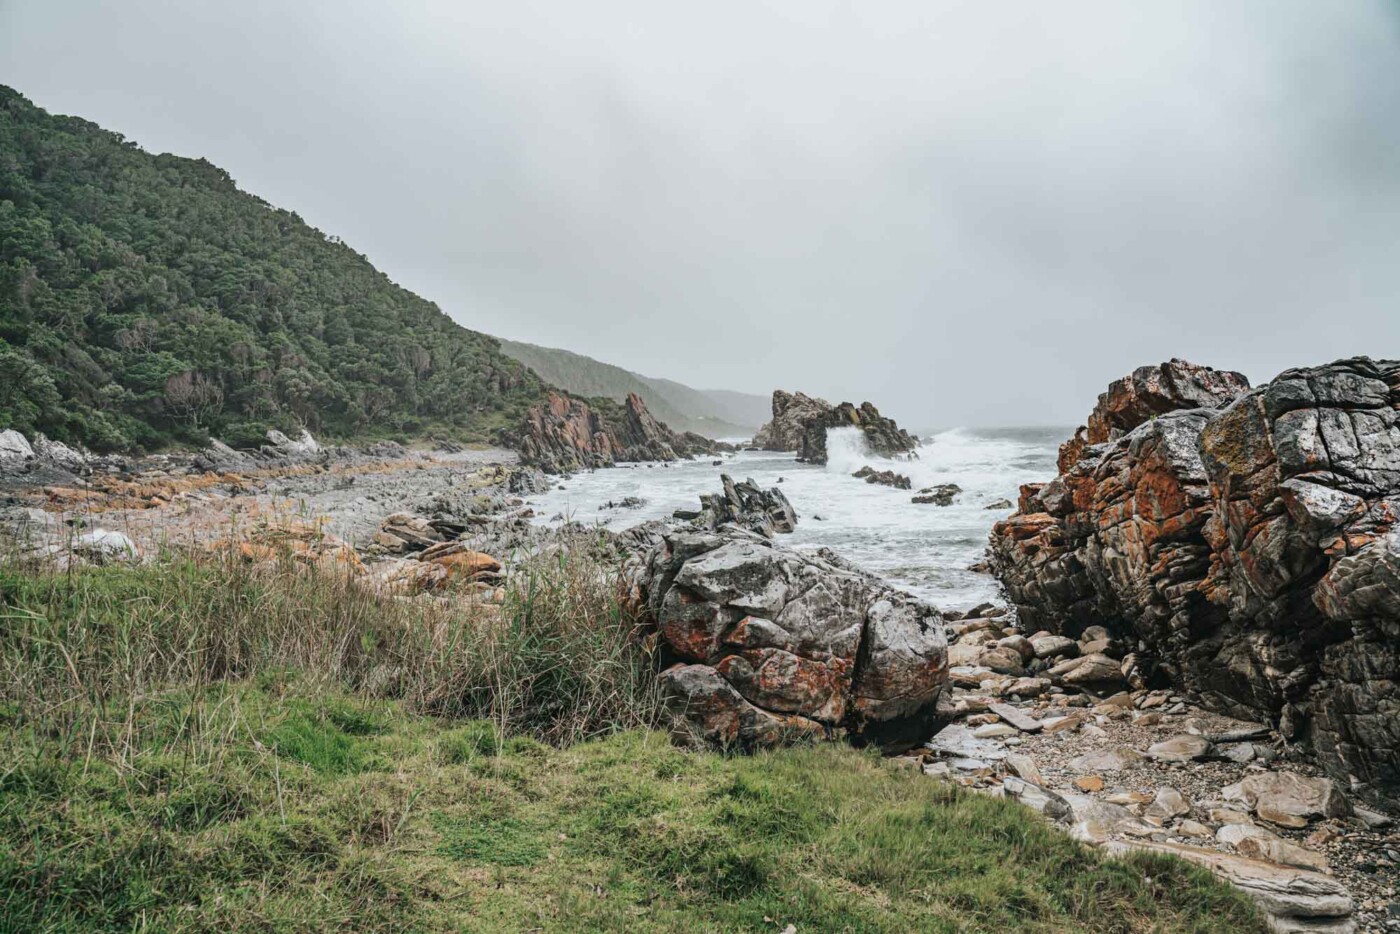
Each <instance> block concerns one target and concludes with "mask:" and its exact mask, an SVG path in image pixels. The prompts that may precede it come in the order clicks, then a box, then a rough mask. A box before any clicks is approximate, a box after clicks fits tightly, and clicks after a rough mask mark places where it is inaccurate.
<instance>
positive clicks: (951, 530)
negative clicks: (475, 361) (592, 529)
mask: <svg viewBox="0 0 1400 934" xmlns="http://www.w3.org/2000/svg"><path fill="white" fill-rule="evenodd" d="M1070 433H1071V432H1070V431H1069V430H1067V429H1063V428H1005V429H978V430H975V431H974V430H971V429H963V428H955V429H951V430H948V431H942V432H938V433H935V434H932V435H929V436H927V437H925V438H924V440H923V444H922V445H921V446H920V447H919V449H918V457H917V458H915V459H911V460H907V461H906V460H886V459H882V458H875V457H871V456H869V455H868V454H867V453H866V451H865V447H864V443H863V442H864V438H863V436H862V435H861V434H860V432H859V431H858V430H857V429H854V428H836V429H832V430H831V431H830V432H829V433H828V435H827V451H828V454H829V462H828V463H827V464H826V465H825V466H823V467H817V466H813V465H810V464H799V463H797V461H796V460H795V459H794V456H793V455H792V454H782V453H772V452H766V451H765V452H756V451H744V452H739V453H737V454H732V455H727V456H723V457H719V458H714V457H707V458H702V459H696V460H690V461H681V462H679V463H674V464H670V465H661V464H628V465H621V466H618V467H612V468H607V469H603V470H594V471H589V472H586V473H580V474H577V475H575V476H574V477H572V478H570V479H566V480H562V481H561V485H562V486H563V489H554V490H551V491H550V492H549V493H546V494H544V495H540V496H534V497H531V498H530V502H531V503H532V504H533V506H534V509H535V513H536V520H535V521H536V522H539V523H541V524H546V525H548V524H557V523H558V522H560V521H562V520H563V519H572V520H574V521H578V522H586V523H598V524H601V525H606V526H607V527H609V528H612V529H616V530H620V529H625V528H627V527H629V526H632V525H636V524H637V523H639V522H643V521H646V520H648V519H656V518H663V517H666V516H669V515H670V514H671V512H672V511H673V510H675V509H677V508H689V509H694V508H696V507H698V506H699V495H700V494H701V493H708V492H718V491H719V489H720V474H722V473H727V474H729V475H730V476H732V477H733V478H734V479H735V480H736V481H739V480H744V479H747V478H750V477H751V478H753V480H754V481H755V482H757V483H758V484H759V485H760V486H763V487H770V486H778V487H779V488H780V489H782V491H783V492H784V493H785V494H786V495H787V498H788V500H789V501H791V503H792V505H793V508H794V509H796V510H797V515H798V521H797V531H796V532H795V533H793V534H792V535H782V536H779V539H780V541H781V542H782V543H783V544H785V545H789V546H791V547H794V548H798V549H811V550H815V549H817V548H822V547H826V548H830V549H831V550H832V551H835V552H836V553H837V554H839V555H841V556H843V557H845V558H849V559H850V560H852V561H854V562H856V563H857V564H859V565H861V566H862V567H864V568H866V569H868V570H870V571H874V572H875V573H877V574H880V575H881V576H882V577H884V578H886V579H887V580H889V581H890V582H891V583H893V584H894V585H895V586H898V587H901V588H903V589H905V590H908V591H910V592H912V593H915V594H917V595H919V596H921V597H923V598H925V599H927V600H930V601H931V602H933V603H934V604H936V605H937V606H939V607H940V608H942V609H948V610H957V609H968V608H970V607H972V606H975V605H977V604H978V603H981V602H982V601H984V600H990V599H993V598H995V597H996V596H997V593H998V588H997V583H996V581H995V580H994V579H992V578H991V577H990V576H988V575H985V574H978V573H975V572H973V571H970V570H969V569H968V568H969V567H970V566H971V565H972V564H975V563H976V562H978V561H980V560H982V558H983V556H984V553H985V550H986V546H987V534H988V532H990V531H991V528H992V524H993V523H995V522H996V521H997V520H998V519H1001V518H1004V517H1005V516H1007V515H1010V514H1011V512H1012V511H1013V510H1012V509H1009V508H1000V509H988V508H987V507H988V506H989V505H990V504H992V503H995V502H996V501H998V500H1002V499H1005V500H1009V501H1010V502H1012V503H1013V504H1014V503H1015V501H1016V496H1017V493H1018V488H1019V487H1020V485H1021V484H1022V483H1029V482H1033V481H1043V480H1049V479H1051V478H1052V477H1054V475H1055V452H1056V449H1057V447H1058V445H1059V443H1060V442H1061V441H1063V440H1064V439H1065V438H1067V437H1069V435H1070ZM715 460H723V462H724V463H723V466H718V467H717V466H714V465H713V461H715ZM867 464H869V465H870V466H872V467H874V468H875V469H877V470H886V469H889V470H894V471H895V472H896V473H902V474H904V475H905V476H907V477H909V478H910V480H912V481H913V486H914V488H913V490H896V489H892V488H890V487H886V486H880V485H878V484H869V483H866V482H865V481H864V480H857V479H855V478H854V477H852V476H851V474H852V473H854V472H855V471H857V470H859V469H860V468H861V467H863V466H865V465H867ZM940 483H956V484H957V485H958V486H960V487H962V489H963V492H962V494H961V495H960V496H958V498H957V499H956V500H955V501H954V502H953V504H952V505H950V506H933V505H916V504H914V503H912V502H910V498H911V497H912V496H913V495H915V494H916V493H917V492H918V491H919V489H920V488H922V487H929V486H934V485H936V484H940ZM629 496H631V497H639V498H641V499H642V500H644V501H645V502H644V504H643V505H642V506H641V507H640V508H620V507H617V506H613V507H611V508H610V507H609V506H608V505H607V504H608V503H610V502H611V503H614V504H616V503H619V502H620V501H622V500H623V499H624V498H626V497H629Z"/></svg>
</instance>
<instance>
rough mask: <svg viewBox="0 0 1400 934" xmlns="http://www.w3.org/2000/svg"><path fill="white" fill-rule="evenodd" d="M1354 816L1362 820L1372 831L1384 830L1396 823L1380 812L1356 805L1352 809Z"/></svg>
mask: <svg viewBox="0 0 1400 934" xmlns="http://www.w3.org/2000/svg"><path fill="white" fill-rule="evenodd" d="M1352 814H1354V815H1355V816H1356V817H1357V818H1359V819H1360V820H1361V822H1362V823H1363V824H1365V825H1366V826H1367V827H1369V828H1370V829H1372V830H1384V829H1385V828H1386V827H1389V826H1390V825H1391V824H1393V823H1394V821H1392V820H1391V819H1390V818H1389V817H1387V816H1386V815H1384V814H1382V813H1381V812H1380V811H1373V810H1371V809H1370V808H1368V807H1362V806H1361V805H1359V804H1358V805H1355V806H1353V807H1352Z"/></svg>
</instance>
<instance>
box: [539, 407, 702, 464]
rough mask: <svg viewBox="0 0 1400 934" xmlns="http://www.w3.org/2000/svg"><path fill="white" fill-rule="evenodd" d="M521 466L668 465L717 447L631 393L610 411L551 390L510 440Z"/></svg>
mask: <svg viewBox="0 0 1400 934" xmlns="http://www.w3.org/2000/svg"><path fill="white" fill-rule="evenodd" d="M514 440H515V446H516V447H517V448H518V449H519V451H520V460H521V462H522V463H524V464H527V465H529V466H532V467H538V468H540V469H541V470H544V471H545V472H547V473H568V472H570V471H573V470H579V469H581V468H588V467H610V466H612V465H613V464H616V463H619V462H623V461H671V460H676V459H677V458H678V457H688V456H690V455H693V454H710V453H714V452H715V451H716V450H718V449H719V448H720V446H719V445H717V444H716V443H715V442H713V441H711V440H710V439H708V438H704V437H702V436H700V435H697V434H694V433H693V432H686V433H684V434H680V433H677V432H674V431H672V430H671V429H670V428H668V427H666V425H665V424H663V423H662V422H660V421H658V420H657V419H656V417H655V416H653V415H652V414H651V412H649V411H647V407H646V403H644V402H643V401H642V399H641V397H640V396H638V395H637V394H636V393H631V394H629V395H628V396H627V398H626V400H624V402H623V403H622V405H621V407H620V408H618V409H617V410H616V411H615V412H613V411H604V410H603V409H601V408H599V407H597V406H595V405H593V404H590V403H588V402H585V401H584V400H582V399H579V398H576V397H574V396H569V395H565V394H563V393H557V392H551V393H550V394H549V395H548V397H547V398H546V399H545V401H544V402H542V403H540V404H539V405H536V406H533V407H532V408H531V409H530V411H529V412H528V413H526V416H525V422H524V424H523V425H522V426H521V427H520V429H519V430H518V432H517V433H516V437H515V439H514Z"/></svg>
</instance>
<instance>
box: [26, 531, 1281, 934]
mask: <svg viewBox="0 0 1400 934" xmlns="http://www.w3.org/2000/svg"><path fill="white" fill-rule="evenodd" d="M616 600H617V590H616V588H615V587H613V586H611V585H610V584H609V583H608V582H607V580H606V579H605V578H604V577H603V576H602V575H600V574H599V568H598V567H596V566H589V565H588V564H586V563H581V562H578V561H575V560H572V559H571V561H570V562H560V561H558V560H553V561H549V562H544V563H543V564H542V565H541V566H539V567H537V568H535V569H533V570H530V571H521V572H518V573H516V574H513V575H512V578H511V585H510V593H509V595H508V597H507V601H506V603H505V606H504V608H503V610H502V613H501V615H500V616H499V617H491V616H487V617H485V618H475V617H473V616H472V615H471V614H468V613H463V612H461V610H460V608H457V609H454V608H452V607H450V606H444V605H439V604H413V603H409V602H405V601H395V600H380V599H377V598H375V597H373V596H371V595H369V594H367V593H365V592H364V591H362V590H361V589H360V588H358V587H356V586H354V585H353V584H351V583H349V582H347V581H344V580H340V579H335V578H327V577H323V576H315V575H308V574H305V573H300V572H298V571H297V570H294V569H288V570H287V571H286V572H284V573H283V572H271V573H260V572H255V571H253V570H252V569H250V568H248V567H247V566H244V565H233V566H228V565H223V564H221V563H218V562H213V563H207V562H203V563H202V562H197V561H190V560H188V559H181V558H177V557H167V558H166V559H164V560H162V561H158V562H156V563H153V564H150V565H147V566H144V567H141V568H118V567H108V568H75V569H74V571H73V572H71V573H67V572H54V571H45V570H43V569H39V568H35V567H29V566H24V565H18V564H15V563H13V562H0V618H2V619H3V620H4V621H5V625H4V626H2V627H0V725H2V726H3V729H0V761H3V763H4V765H3V768H0V931H3V932H11V931H13V932H20V931H24V932H29V931H45V932H98V931H104V932H105V931H220V932H227V934H241V932H254V931H257V932H264V931H288V932H291V931H298V932H302V931H310V932H320V931H326V932H331V931H347V930H353V931H364V932H379V931H384V932H389V931H418V932H438V931H441V932H455V931H481V932H494V931H501V932H507V931H512V932H513V931H558V932H574V931H643V932H646V931H657V932H660V931H679V932H692V931H693V932H697V934H698V932H710V931H751V932H767V934H773V932H776V931H780V930H782V929H783V928H784V927H785V926H786V925H788V924H792V925H794V926H795V927H796V929H797V930H798V931H804V932H806V931H853V932H854V931H859V932H885V931H888V932H905V931H931V932H996V934H1000V932H1007V931H1023V932H1033V934H1035V932H1038V934H1051V932H1055V934H1060V932H1083V934H1089V932H1093V934H1128V932H1137V931H1154V932H1159V934H1167V932H1194V934H1209V932H1220V934H1225V932H1233V934H1239V932H1261V934H1262V931H1263V925H1262V924H1261V922H1260V920H1259V918H1258V915H1257V914H1256V913H1255V911H1254V909H1253V908H1252V906H1251V905H1250V904H1249V902H1248V899H1247V898H1246V897H1245V896H1244V895H1242V894H1241V893H1239V892H1236V891H1233V890H1231V889H1229V888H1228V887H1227V886H1225V885H1223V884H1222V883H1219V882H1216V881H1214V880H1212V879H1211V877H1210V876H1209V875H1208V874H1207V873H1206V872H1205V871H1204V870H1201V869H1198V868H1195V867H1192V866H1189V865H1187V864H1185V863H1183V862H1179V861H1177V860H1174V859H1167V858H1161V857H1143V856H1136V857H1133V858H1131V859H1128V860H1124V861H1116V860H1110V859H1106V858H1104V857H1103V856H1102V855H1100V854H1098V853H1096V852H1094V851H1092V850H1090V849H1088V848H1087V847H1084V846H1082V845H1080V844H1078V843H1075V842H1074V841H1072V840H1070V839H1069V838H1068V837H1067V836H1066V835H1064V834H1063V833H1062V832H1060V831H1059V830H1057V829H1055V828H1053V827H1051V826H1050V825H1049V824H1048V823H1046V822H1044V821H1043V820H1042V819H1041V818H1039V817H1038V816H1036V815H1034V814H1033V813H1032V812H1030V811H1028V810H1026V809H1024V808H1022V807H1021V806H1020V805H1018V804H1015V803H1013V802H1009V801H1005V800H994V799H991V798H986V797H982V796H979V795H976V794H973V793H971V792H967V791H964V790H963V789H961V788H957V787H955V786H952V785H950V784H946V783H942V782H938V781H935V780H933V779H930V778H927V777H925V776H923V775H922V774H919V772H918V771H917V770H909V769H905V768H902V767H900V766H899V765H898V764H897V763H895V762H891V761H887V760H882V759H881V758H880V757H879V756H878V755H875V754H873V753H870V752H858V751H856V750H853V749H851V748H850V747H847V746H844V745H839V744H821V745H818V746H811V747H805V748H792V749H785V750H780V751H775V752H769V753H762V754H756V755H752V756H739V755H725V754H721V753H716V752H689V751H685V750H682V749H679V748H676V747H674V746H672V745H671V743H670V742H669V741H668V739H667V737H666V736H665V735H663V734H661V733H659V732H656V731H655V730H654V729H651V728H650V727H651V726H652V725H653V724H654V723H656V722H657V714H658V708H657V703H656V697H655V694H654V692H653V691H651V690H649V689H648V675H647V672H648V668H647V665H646V663H645V662H646V660H645V657H644V655H643V650H642V649H641V647H640V645H641V642H640V640H637V639H635V638H630V636H632V635H633V634H634V633H633V628H632V627H633V625H634V622H633V620H632V619H631V617H630V616H628V615H627V613H626V612H625V611H624V610H623V609H622V608H621V607H620V606H618V605H617V602H616Z"/></svg>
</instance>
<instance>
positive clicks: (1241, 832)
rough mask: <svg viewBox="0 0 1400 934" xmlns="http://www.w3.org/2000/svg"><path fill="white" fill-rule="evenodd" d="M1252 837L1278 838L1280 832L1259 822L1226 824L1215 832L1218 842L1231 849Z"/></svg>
mask: <svg viewBox="0 0 1400 934" xmlns="http://www.w3.org/2000/svg"><path fill="white" fill-rule="evenodd" d="M1251 837H1258V838H1260V839H1263V840H1277V839H1279V836H1278V834H1276V833H1274V832H1273V831H1272V830H1265V829H1264V828H1263V827H1260V826H1259V825H1258V824H1226V825H1225V826H1224V827H1221V828H1220V829H1219V830H1217V831H1216V832H1215V839H1216V841H1217V842H1219V843H1221V844H1223V845H1224V846H1228V847H1230V848H1231V849H1234V848H1236V847H1238V846H1239V845H1240V844H1241V843H1242V842H1244V841H1245V840H1248V839H1250V838H1251Z"/></svg>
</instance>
